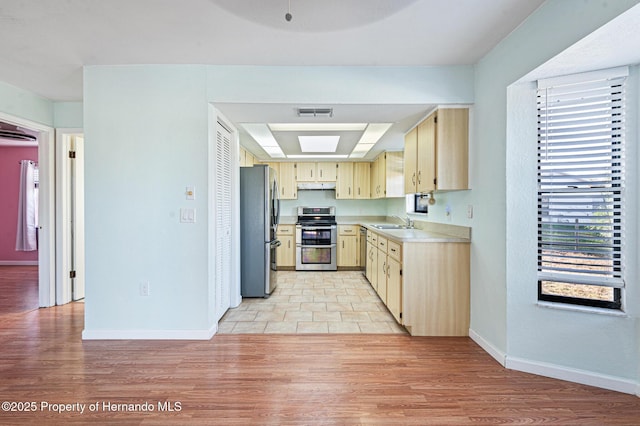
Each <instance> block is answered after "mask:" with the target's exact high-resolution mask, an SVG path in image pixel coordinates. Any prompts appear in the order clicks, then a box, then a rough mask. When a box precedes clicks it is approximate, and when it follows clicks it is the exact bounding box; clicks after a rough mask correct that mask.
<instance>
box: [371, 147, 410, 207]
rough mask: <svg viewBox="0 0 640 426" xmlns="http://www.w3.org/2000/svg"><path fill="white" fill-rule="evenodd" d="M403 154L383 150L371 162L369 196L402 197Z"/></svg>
mask: <svg viewBox="0 0 640 426" xmlns="http://www.w3.org/2000/svg"><path fill="white" fill-rule="evenodd" d="M403 163H404V161H403V154H402V152H383V153H382V154H380V155H378V157H376V159H375V160H374V162H373V163H371V198H392V197H403V196H404V192H403V191H402V189H403V185H402V183H403V170H404V168H403Z"/></svg>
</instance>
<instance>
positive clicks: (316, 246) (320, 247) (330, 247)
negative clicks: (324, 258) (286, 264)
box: [296, 243, 337, 248]
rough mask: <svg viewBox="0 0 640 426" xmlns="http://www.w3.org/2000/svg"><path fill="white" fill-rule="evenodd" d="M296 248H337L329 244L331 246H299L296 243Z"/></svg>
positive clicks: (335, 245) (333, 244)
mask: <svg viewBox="0 0 640 426" xmlns="http://www.w3.org/2000/svg"><path fill="white" fill-rule="evenodd" d="M296 247H302V248H335V247H337V244H335V243H331V244H324V245H312V246H311V245H308V244H300V243H297V244H296Z"/></svg>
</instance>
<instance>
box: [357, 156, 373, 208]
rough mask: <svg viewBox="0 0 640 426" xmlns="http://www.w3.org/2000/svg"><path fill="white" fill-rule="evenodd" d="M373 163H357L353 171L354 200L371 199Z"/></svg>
mask: <svg viewBox="0 0 640 426" xmlns="http://www.w3.org/2000/svg"><path fill="white" fill-rule="evenodd" d="M370 174H371V163H355V164H354V170H353V198H355V199H359V200H362V199H368V198H371V191H370V189H369V188H370V187H371V182H370Z"/></svg>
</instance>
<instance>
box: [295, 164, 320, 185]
mask: <svg viewBox="0 0 640 426" xmlns="http://www.w3.org/2000/svg"><path fill="white" fill-rule="evenodd" d="M317 177H318V172H317V171H316V163H296V179H297V180H298V182H315V181H316V179H317Z"/></svg>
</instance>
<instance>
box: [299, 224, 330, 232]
mask: <svg viewBox="0 0 640 426" xmlns="http://www.w3.org/2000/svg"><path fill="white" fill-rule="evenodd" d="M298 227H299V228H300V229H302V230H303V231H326V230H327V229H328V230H331V229H333V228H336V226H335V225H329V226H304V225H302V226H300V225H298Z"/></svg>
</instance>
